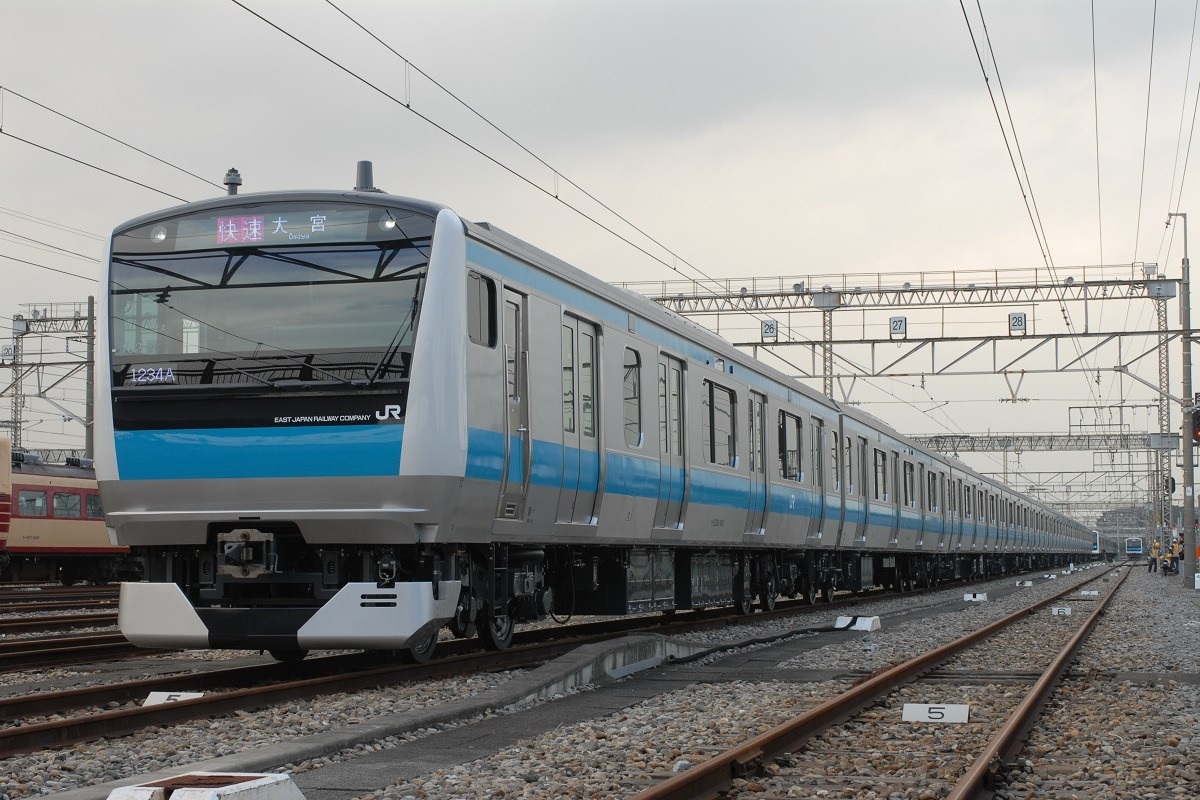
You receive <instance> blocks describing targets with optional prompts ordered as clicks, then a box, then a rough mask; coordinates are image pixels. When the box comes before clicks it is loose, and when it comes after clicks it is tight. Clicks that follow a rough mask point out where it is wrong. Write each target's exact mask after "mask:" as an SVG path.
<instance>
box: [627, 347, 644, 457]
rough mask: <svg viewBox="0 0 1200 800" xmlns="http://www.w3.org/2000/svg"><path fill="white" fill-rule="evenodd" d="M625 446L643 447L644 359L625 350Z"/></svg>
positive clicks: (634, 351) (630, 350)
mask: <svg viewBox="0 0 1200 800" xmlns="http://www.w3.org/2000/svg"><path fill="white" fill-rule="evenodd" d="M624 366H625V444H627V445H629V446H630V447H641V446H642V358H641V356H640V355H638V353H637V351H636V350H633V349H631V348H628V347H626V348H625V365H624Z"/></svg>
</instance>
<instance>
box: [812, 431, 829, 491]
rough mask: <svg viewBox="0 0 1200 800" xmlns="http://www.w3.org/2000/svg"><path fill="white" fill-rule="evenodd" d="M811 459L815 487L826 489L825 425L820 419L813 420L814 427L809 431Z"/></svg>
mask: <svg viewBox="0 0 1200 800" xmlns="http://www.w3.org/2000/svg"><path fill="white" fill-rule="evenodd" d="M808 441H809V444H810V447H809V452H810V455H809V459H810V461H811V462H812V476H813V486H816V487H817V488H818V489H823V488H824V487H825V459H824V457H823V456H824V453H823V452H822V448H823V447H824V442H825V423H824V421H822V420H821V419H820V418H819V417H813V418H812V427H810V428H809V430H808Z"/></svg>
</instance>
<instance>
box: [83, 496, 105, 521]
mask: <svg viewBox="0 0 1200 800" xmlns="http://www.w3.org/2000/svg"><path fill="white" fill-rule="evenodd" d="M87 518H88V519H103V518H104V509H103V508H101V507H100V495H98V494H89V495H88V496H87Z"/></svg>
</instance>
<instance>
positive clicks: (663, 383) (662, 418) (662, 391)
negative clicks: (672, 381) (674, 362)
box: [658, 364, 669, 453]
mask: <svg viewBox="0 0 1200 800" xmlns="http://www.w3.org/2000/svg"><path fill="white" fill-rule="evenodd" d="M668 420H669V417H668V416H667V365H666V364H659V365H658V452H660V453H665V452H667V433H668Z"/></svg>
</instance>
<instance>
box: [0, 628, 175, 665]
mask: <svg viewBox="0 0 1200 800" xmlns="http://www.w3.org/2000/svg"><path fill="white" fill-rule="evenodd" d="M150 652H161V651H158V650H145V649H143V648H139V647H134V646H133V645H131V644H130V643H129V642H128V641H126V639H125V637H124V636H122V635H121V634H119V633H93V634H83V635H79V636H53V637H46V638H37V639H32V638H25V639H14V640H11V641H7V642H0V670H4V671H6V672H8V671H15V670H26V669H34V668H38V669H40V668H44V667H58V666H64V665H67V664H87V663H93V662H96V661H106V660H110V659H114V658H129V657H131V656H137V655H139V654H143V655H144V654H146V653H150Z"/></svg>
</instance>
